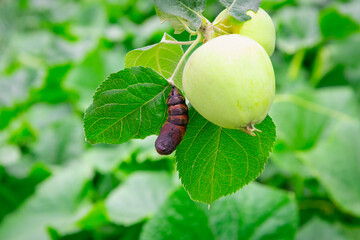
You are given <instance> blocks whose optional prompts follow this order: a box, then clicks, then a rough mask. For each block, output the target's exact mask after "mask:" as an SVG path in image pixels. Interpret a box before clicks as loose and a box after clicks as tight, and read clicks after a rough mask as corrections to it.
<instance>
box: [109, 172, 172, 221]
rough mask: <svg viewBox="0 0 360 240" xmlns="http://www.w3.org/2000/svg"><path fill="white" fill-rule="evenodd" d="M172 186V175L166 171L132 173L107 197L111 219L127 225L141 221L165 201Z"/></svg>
mask: <svg viewBox="0 0 360 240" xmlns="http://www.w3.org/2000/svg"><path fill="white" fill-rule="evenodd" d="M171 186H172V179H171V176H170V175H169V174H168V173H166V172H141V171H140V172H136V173H134V174H132V175H131V176H130V177H129V178H128V179H127V180H126V182H125V183H124V184H122V185H120V186H119V187H117V188H116V189H114V190H113V191H112V192H111V193H110V195H109V196H108V198H107V199H106V202H105V207H106V210H107V213H108V216H109V219H110V220H111V221H113V222H114V223H117V224H122V225H125V226H129V225H132V224H134V223H137V222H140V221H141V220H143V219H144V218H145V217H147V216H149V215H150V214H152V213H153V212H155V211H156V210H157V208H158V207H159V206H160V205H161V204H162V203H163V202H164V201H165V199H166V197H167V193H168V191H169V190H170V188H171Z"/></svg>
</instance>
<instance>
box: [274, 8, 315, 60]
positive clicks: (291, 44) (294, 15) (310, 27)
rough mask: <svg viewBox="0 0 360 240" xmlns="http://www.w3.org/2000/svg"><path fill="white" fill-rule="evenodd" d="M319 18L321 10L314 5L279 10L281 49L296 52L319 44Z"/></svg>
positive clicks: (279, 44) (278, 36)
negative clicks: (313, 6)
mask: <svg viewBox="0 0 360 240" xmlns="http://www.w3.org/2000/svg"><path fill="white" fill-rule="evenodd" d="M318 19H319V11H318V10H317V9H316V8H312V7H298V8H295V7H286V8H283V9H282V10H281V11H279V12H278V13H277V15H276V17H275V20H276V21H277V23H278V27H277V31H278V34H277V46H278V47H279V49H280V50H281V51H284V52H285V53H288V54H294V53H296V52H297V51H299V50H302V49H307V48H312V47H314V46H315V45H316V44H318V43H319V42H320V41H321V35H320V27H319V25H318Z"/></svg>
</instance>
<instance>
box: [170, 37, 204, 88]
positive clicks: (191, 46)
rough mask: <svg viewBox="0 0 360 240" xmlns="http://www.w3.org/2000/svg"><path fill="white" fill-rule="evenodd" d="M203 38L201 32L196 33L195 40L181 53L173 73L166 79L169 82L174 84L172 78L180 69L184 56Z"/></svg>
mask: <svg viewBox="0 0 360 240" xmlns="http://www.w3.org/2000/svg"><path fill="white" fill-rule="evenodd" d="M202 39H203V36H202V34H201V33H198V34H197V38H196V39H195V41H194V42H193V43H192V44H191V45H190V47H189V48H188V49H187V50H186V52H185V53H184V55H182V57H181V59H180V61H179V63H178V64H177V66H176V68H175V70H174V72H173V74H172V75H171V77H170V78H169V79H168V80H167V81H168V82H169V84H171V85H174V78H175V77H176V75H177V74H178V73H179V71H180V70H181V66H182V64H183V63H184V62H185V60H186V57H187V56H188V55H189V54H190V53H191V51H192V50H193V49H194V48H195V47H196V45H198V44H199V43H200V42H201V41H202Z"/></svg>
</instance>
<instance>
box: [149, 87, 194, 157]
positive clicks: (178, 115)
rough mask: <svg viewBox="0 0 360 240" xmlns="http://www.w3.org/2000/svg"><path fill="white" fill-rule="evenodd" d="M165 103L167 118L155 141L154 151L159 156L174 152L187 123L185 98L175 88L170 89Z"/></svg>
mask: <svg viewBox="0 0 360 240" xmlns="http://www.w3.org/2000/svg"><path fill="white" fill-rule="evenodd" d="M166 103H167V105H168V111H167V112H168V118H167V120H166V122H165V124H164V125H163V126H162V128H161V130H160V133H159V136H158V137H157V139H156V141H155V148H156V151H157V152H158V153H159V154H161V155H169V154H171V153H172V152H173V151H175V149H176V147H177V146H178V145H179V144H180V142H181V140H182V139H183V137H184V135H185V132H186V126H187V124H188V121H189V116H188V107H187V106H186V103H185V98H184V96H183V95H182V94H181V92H180V91H179V89H177V88H176V87H175V86H173V87H172V89H171V91H170V94H169V96H168V99H167V101H166Z"/></svg>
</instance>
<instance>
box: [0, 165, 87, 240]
mask: <svg viewBox="0 0 360 240" xmlns="http://www.w3.org/2000/svg"><path fill="white" fill-rule="evenodd" d="M91 175H92V173H91V170H90V169H89V168H87V167H86V166H84V165H83V164H81V163H80V162H77V163H76V164H72V165H70V166H68V167H67V168H66V169H63V170H60V171H58V172H56V173H55V174H54V175H53V176H52V177H50V178H49V179H47V180H46V181H44V182H43V183H41V184H40V185H38V188H37V190H36V192H35V194H34V195H33V196H31V197H30V198H29V199H28V200H27V201H26V202H25V203H24V204H23V205H21V206H20V207H19V208H18V209H17V210H16V211H15V212H13V213H12V214H10V215H7V217H6V218H5V219H4V221H3V222H2V224H1V225H0V239H11V240H18V239H19V240H23V239H48V237H47V235H48V233H47V228H48V227H52V228H55V229H57V230H59V231H61V232H66V231H74V230H75V229H77V227H76V225H75V223H76V221H77V220H78V219H79V218H80V217H81V216H82V215H84V213H86V211H87V210H88V209H89V206H90V205H89V203H88V202H87V200H86V199H84V192H83V191H84V190H85V189H84V187H85V185H86V183H87V182H88V181H89V179H90V178H91ZM19 229H21V231H19Z"/></svg>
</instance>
